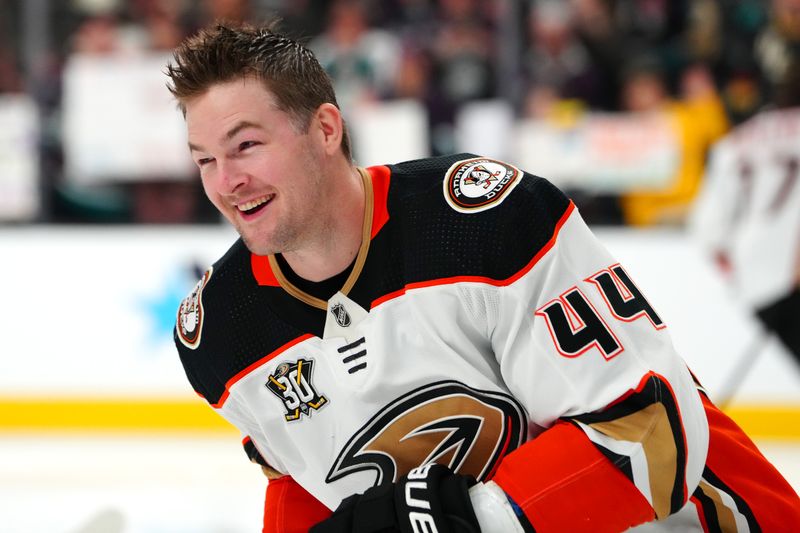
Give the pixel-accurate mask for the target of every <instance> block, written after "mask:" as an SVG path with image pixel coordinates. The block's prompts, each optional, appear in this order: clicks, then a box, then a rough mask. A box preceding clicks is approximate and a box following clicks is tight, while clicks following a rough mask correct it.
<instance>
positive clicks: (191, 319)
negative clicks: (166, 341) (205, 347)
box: [175, 267, 213, 350]
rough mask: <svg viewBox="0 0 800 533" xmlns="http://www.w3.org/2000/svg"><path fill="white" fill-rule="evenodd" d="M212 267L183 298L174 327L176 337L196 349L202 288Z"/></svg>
mask: <svg viewBox="0 0 800 533" xmlns="http://www.w3.org/2000/svg"><path fill="white" fill-rule="evenodd" d="M212 270H213V267H212V268H209V269H208V270H206V272H205V274H203V277H202V278H200V281H198V282H197V285H195V286H194V289H192V292H190V293H189V296H187V297H186V298H184V299H183V301H182V302H181V306H180V307H179V308H178V323H177V324H176V326H175V327H176V329H177V331H178V338H179V339H180V340H181V342H182V343H183V345H184V346H186V347H187V348H189V349H192V350H194V349H196V348H197V347H198V346H199V345H200V335H201V333H202V332H203V318H204V311H203V289H204V288H205V286H206V284H208V280H209V279H211V272H212Z"/></svg>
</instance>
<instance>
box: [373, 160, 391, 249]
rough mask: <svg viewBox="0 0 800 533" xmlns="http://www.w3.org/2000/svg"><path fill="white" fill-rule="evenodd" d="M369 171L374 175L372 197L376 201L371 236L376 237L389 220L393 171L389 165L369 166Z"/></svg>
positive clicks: (374, 202)
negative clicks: (390, 184)
mask: <svg viewBox="0 0 800 533" xmlns="http://www.w3.org/2000/svg"><path fill="white" fill-rule="evenodd" d="M367 172H369V175H370V176H371V177H372V197H373V198H374V201H373V211H372V231H371V232H370V238H372V239H374V238H375V235H377V234H378V232H379V231H380V230H381V228H382V227H383V226H384V224H386V223H387V222H388V221H389V208H388V206H387V205H386V204H387V202H388V198H389V183H390V181H391V178H392V171H391V170H389V167H386V166H379V167H369V168H368V169H367Z"/></svg>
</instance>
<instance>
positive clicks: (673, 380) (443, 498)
mask: <svg viewBox="0 0 800 533" xmlns="http://www.w3.org/2000/svg"><path fill="white" fill-rule="evenodd" d="M168 74H169V76H170V78H171V86H170V90H171V91H172V93H173V94H174V95H175V96H176V98H177V100H178V103H179V105H180V106H181V108H182V110H183V111H184V114H185V117H186V124H187V128H188V133H189V148H190V150H191V153H192V157H193V158H194V161H195V162H196V163H197V166H198V167H199V169H200V176H201V179H202V182H203V187H204V189H205V192H206V194H207V195H208V197H209V199H210V200H211V202H212V203H213V204H214V205H215V206H216V207H217V209H219V211H220V212H221V213H222V214H223V215H224V216H225V217H226V218H227V219H228V221H229V222H230V223H231V224H233V225H234V226H235V227H236V229H237V231H238V232H239V234H240V236H241V239H239V240H238V241H237V242H235V243H234V244H233V246H232V247H231V248H230V250H229V251H228V252H227V253H226V254H225V255H224V256H223V257H222V258H221V259H219V260H218V261H217V262H216V263H215V264H214V265H213V266H212V267H210V268H209V269H208V270H207V271H206V273H205V275H204V276H203V278H202V279H201V280H200V282H198V284H197V285H196V286H195V288H194V290H193V291H192V293H191V294H190V295H189V296H188V297H187V298H186V299H185V300H184V302H183V303H182V304H181V307H180V309H179V311H178V320H177V324H176V328H175V338H176V345H177V347H178V351H179V353H180V357H181V361H182V363H183V365H184V368H185V370H186V374H187V377H188V378H189V381H190V382H191V384H192V386H193V387H194V389H195V390H196V391H197V392H198V393H199V394H200V395H202V396H203V397H204V398H205V399H206V400H207V401H208V402H209V404H211V406H212V407H213V408H214V409H215V410H216V411H217V412H218V413H219V414H220V415H222V416H223V417H225V418H226V419H227V420H229V421H230V422H231V423H232V424H234V425H235V426H236V427H237V428H238V429H239V430H240V431H241V432H242V435H243V437H244V440H243V443H244V447H245V450H246V452H247V453H248V455H249V457H250V459H251V460H252V461H254V462H256V463H258V464H260V465H261V467H262V468H263V470H264V472H265V473H266V474H267V476H268V478H269V479H270V481H269V483H268V485H267V493H266V502H265V510H264V530H265V531H278V532H299V531H308V530H309V529H311V530H312V531H314V532H315V533H349V532H356V531H358V532H365V533H369V532H379V531H402V532H404V533H411V532H418V531H427V532H434V531H440V532H474V531H484V532H523V531H533V530H536V531H539V532H542V531H593V532H594V531H623V530H626V529H628V528H631V527H640V528H641V531H687V530H697V531H699V530H701V529H702V530H706V531H758V530H779V529H780V528H782V527H785V526H786V525H787V524H798V523H800V514H799V513H800V511H798V509H800V501H798V498H797V495H796V494H795V493H794V492H793V491H792V489H791V488H790V487H789V485H788V484H787V483H786V481H785V480H784V479H783V478H782V477H781V476H780V474H779V473H778V472H777V471H775V469H774V468H773V467H772V465H770V464H769V463H768V462H767V461H766V460H765V459H764V457H763V456H762V455H761V454H760V453H759V451H758V450H757V449H756V447H755V446H754V445H753V444H752V442H750V440H749V439H747V437H746V436H745V435H744V434H743V433H742V432H741V430H740V429H739V428H738V427H736V425H735V424H734V423H733V422H732V421H731V420H730V419H728V418H727V417H725V415H723V414H722V413H721V412H719V411H718V410H717V409H716V408H715V407H714V406H713V405H712V404H711V402H710V401H709V400H708V398H707V397H706V396H705V394H704V393H703V392H702V390H701V389H700V388H699V387H698V386H697V384H696V383H695V381H694V380H693V378H692V376H691V374H690V373H689V371H688V369H687V368H686V365H685V364H684V363H683V361H682V360H681V359H680V357H679V356H678V355H677V354H676V352H675V349H674V347H673V345H672V342H671V340H670V336H669V332H668V328H667V325H666V324H665V323H664V321H663V320H662V319H661V317H660V316H659V315H658V313H657V312H656V310H655V309H654V308H653V306H652V305H651V304H650V303H649V302H648V301H647V299H646V297H645V296H644V294H643V293H642V292H641V291H640V290H639V289H638V287H637V286H636V285H635V284H634V282H633V280H632V279H631V278H630V277H629V276H628V274H627V273H626V271H625V270H624V268H623V267H622V266H621V265H620V264H619V263H618V262H617V261H616V260H614V259H613V257H611V256H610V255H609V254H608V252H607V251H606V250H605V249H604V248H603V247H602V245H601V244H600V243H599V242H598V241H597V240H596V239H595V237H594V236H593V235H592V233H591V232H590V231H589V230H588V228H587V227H586V225H585V224H584V223H583V221H582V220H581V218H580V215H579V213H578V211H577V209H576V208H575V206H574V204H573V203H572V202H571V201H570V200H569V199H568V198H567V197H565V196H564V195H563V194H562V193H561V192H560V191H558V190H557V189H556V188H555V187H553V186H552V185H551V184H550V183H549V182H547V181H546V180H545V179H543V178H540V177H536V176H533V175H531V174H528V173H526V172H523V171H521V170H519V169H517V168H515V167H514V166H513V165H510V164H508V163H504V162H502V161H496V160H493V159H490V158H486V157H479V156H475V155H471V154H461V155H454V156H448V157H440V158H432V159H423V160H417V161H409V162H405V163H398V164H392V165H386V166H375V167H371V168H360V167H357V166H356V165H355V164H354V163H353V162H352V158H351V154H350V148H349V142H348V138H347V132H346V128H345V125H344V122H343V120H342V116H341V112H340V110H339V108H338V106H337V103H336V98H335V95H334V94H333V90H332V89H331V84H330V80H329V79H328V77H327V76H326V74H325V73H324V71H323V70H322V68H321V67H320V65H319V63H318V62H317V61H316V59H315V58H314V56H313V55H312V54H311V53H310V52H309V51H308V50H307V49H306V48H304V47H303V46H302V45H300V44H299V43H297V42H296V41H293V40H291V39H288V38H286V37H285V36H282V35H280V34H278V33H275V32H273V31H272V30H271V29H270V28H253V27H248V26H244V27H226V26H223V25H217V26H214V27H210V28H207V29H205V30H203V31H201V32H200V33H199V34H198V35H196V36H194V37H191V38H190V39H188V40H187V41H186V42H184V43H183V44H182V45H181V46H180V47H179V48H178V50H177V51H176V53H175V59H174V62H173V63H172V64H171V65H170V66H169V67H168ZM387 142H391V132H387Z"/></svg>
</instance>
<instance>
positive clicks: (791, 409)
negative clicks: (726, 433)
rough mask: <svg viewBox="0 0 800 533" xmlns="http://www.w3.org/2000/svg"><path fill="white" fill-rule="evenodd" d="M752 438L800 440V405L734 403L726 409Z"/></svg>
mask: <svg viewBox="0 0 800 533" xmlns="http://www.w3.org/2000/svg"><path fill="white" fill-rule="evenodd" d="M725 413H726V414H727V415H728V416H729V417H731V418H732V419H733V420H734V421H735V422H736V423H737V424H739V426H740V427H741V428H742V429H743V430H744V432H745V433H747V434H748V435H749V436H750V437H751V438H756V439H781V440H800V405H760V404H759V405H756V404H752V405H748V404H742V405H733V406H731V407H728V408H726V409H725Z"/></svg>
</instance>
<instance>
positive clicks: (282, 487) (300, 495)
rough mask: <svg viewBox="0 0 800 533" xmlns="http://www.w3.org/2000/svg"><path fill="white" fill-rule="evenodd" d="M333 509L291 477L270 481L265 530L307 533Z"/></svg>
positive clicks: (265, 531)
mask: <svg viewBox="0 0 800 533" xmlns="http://www.w3.org/2000/svg"><path fill="white" fill-rule="evenodd" d="M330 515H331V511H330V510H329V509H328V508H327V507H325V506H324V505H323V504H322V503H320V501H319V500H317V499H316V498H315V497H314V496H312V495H311V494H309V493H308V491H306V490H305V489H304V488H303V487H301V486H300V484H299V483H297V482H296V481H295V480H294V479H292V478H291V477H290V476H283V477H279V478H277V479H273V480H270V482H269V484H268V485H267V494H266V497H265V498H264V529H263V530H262V531H263V533H307V532H308V530H309V529H311V526H313V525H315V524H318V523H319V522H321V521H322V520H325V519H326V518H328V517H329V516H330Z"/></svg>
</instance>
